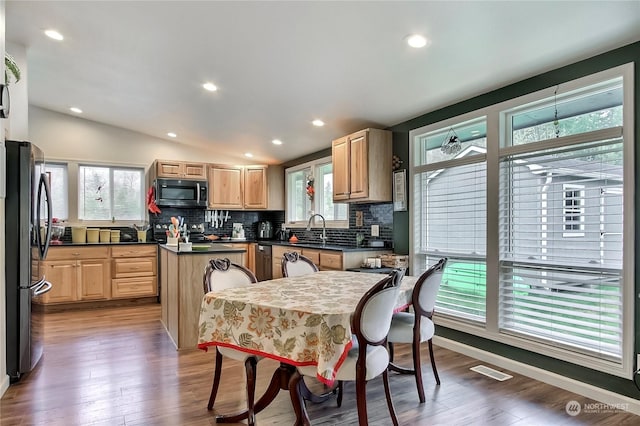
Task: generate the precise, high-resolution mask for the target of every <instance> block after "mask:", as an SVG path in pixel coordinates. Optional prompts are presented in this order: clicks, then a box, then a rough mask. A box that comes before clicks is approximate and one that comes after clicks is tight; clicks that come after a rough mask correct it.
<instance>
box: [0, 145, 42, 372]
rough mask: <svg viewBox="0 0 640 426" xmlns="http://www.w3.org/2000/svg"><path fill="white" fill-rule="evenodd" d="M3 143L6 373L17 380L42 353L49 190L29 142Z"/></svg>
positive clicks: (38, 152) (37, 154)
mask: <svg viewBox="0 0 640 426" xmlns="http://www.w3.org/2000/svg"><path fill="white" fill-rule="evenodd" d="M5 145H6V153H7V154H6V159H7V161H6V163H7V173H6V199H5V274H6V303H7V307H6V312H7V321H6V323H7V374H8V375H9V377H10V379H11V381H12V382H15V381H17V380H19V379H20V377H21V376H22V375H23V374H25V373H28V372H29V371H31V370H32V369H33V368H34V367H35V366H36V364H37V363H38V361H39V360H40V357H41V356H42V351H43V327H44V310H43V306H42V305H41V304H38V303H37V300H38V298H39V297H40V295H42V294H44V293H46V292H47V291H49V290H50V289H51V283H49V282H48V281H47V280H46V279H45V277H44V275H43V273H42V271H41V270H40V265H39V261H40V260H43V259H45V257H46V256H47V250H48V248H49V242H50V241H51V223H50V222H51V221H50V219H51V191H50V188H49V178H48V175H47V174H46V172H45V163H44V154H43V153H42V151H41V150H40V149H39V148H38V147H37V146H35V145H33V144H32V143H29V142H18V141H5ZM34 302H35V303H34Z"/></svg>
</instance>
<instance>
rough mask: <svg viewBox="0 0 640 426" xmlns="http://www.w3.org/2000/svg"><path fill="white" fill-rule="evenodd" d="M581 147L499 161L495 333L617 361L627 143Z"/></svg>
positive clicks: (586, 140)
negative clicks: (569, 231)
mask: <svg viewBox="0 0 640 426" xmlns="http://www.w3.org/2000/svg"><path fill="white" fill-rule="evenodd" d="M593 133H596V132H593ZM580 139H581V140H582V141H577V140H576V139H575V138H574V139H573V140H572V141H571V142H567V143H570V145H566V146H562V142H561V141H559V142H558V143H557V144H556V145H557V146H553V145H549V143H546V145H544V146H545V147H546V149H536V146H535V144H532V146H529V147H528V149H527V152H523V151H524V150H515V151H513V152H518V153H515V154H509V155H503V156H501V161H500V204H499V209H500V237H499V245H500V285H499V292H500V300H501V303H500V312H499V318H500V324H499V326H500V329H501V331H502V332H506V333H511V334H517V335H519V336H520V337H524V338H527V339H532V340H536V341H540V342H552V343H553V344H554V345H556V346H562V347H565V348H568V349H571V350H575V351H579V352H581V353H588V354H590V355H594V356H596V357H598V358H603V359H609V360H615V361H620V360H621V358H622V331H623V330H622V320H623V310H622V293H623V289H622V235H623V234H622V233H623V226H622V224H623V209H622V206H623V189H622V188H623V183H624V182H623V167H622V158H623V154H622V148H623V143H622V139H621V138H617V139H613V140H590V134H589V133H586V134H584V135H583V136H582V137H581V138H580ZM583 141H584V142H583ZM543 143H544V141H543ZM549 147H551V148H549ZM567 191H569V192H571V193H570V194H567ZM567 201H569V202H570V204H571V205H570V206H568V205H567ZM568 208H569V209H571V211H568V210H567V209H568ZM568 214H570V216H572V219H571V224H573V225H578V226H579V228H572V230H573V229H576V230H579V233H577V234H575V235H574V236H573V237H572V238H566V236H567V225H568V222H567V215H568Z"/></svg>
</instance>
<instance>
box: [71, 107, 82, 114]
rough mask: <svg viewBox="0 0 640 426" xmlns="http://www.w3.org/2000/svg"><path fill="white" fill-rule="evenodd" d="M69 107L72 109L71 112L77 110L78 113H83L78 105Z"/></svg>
mask: <svg viewBox="0 0 640 426" xmlns="http://www.w3.org/2000/svg"><path fill="white" fill-rule="evenodd" d="M69 109H70V110H71V112H75V113H76V114H82V110H81V109H80V108H78V107H71V108H69Z"/></svg>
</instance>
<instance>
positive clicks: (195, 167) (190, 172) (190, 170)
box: [183, 163, 207, 180]
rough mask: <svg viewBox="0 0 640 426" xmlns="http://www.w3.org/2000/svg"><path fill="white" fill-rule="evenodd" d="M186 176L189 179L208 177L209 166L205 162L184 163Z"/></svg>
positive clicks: (204, 178)
mask: <svg viewBox="0 0 640 426" xmlns="http://www.w3.org/2000/svg"><path fill="white" fill-rule="evenodd" d="M183 166H184V167H183V170H184V177H185V178H187V179H198V180H206V179H207V166H206V165H205V164H204V163H184V165H183Z"/></svg>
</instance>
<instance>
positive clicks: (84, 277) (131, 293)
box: [40, 244, 158, 304]
mask: <svg viewBox="0 0 640 426" xmlns="http://www.w3.org/2000/svg"><path fill="white" fill-rule="evenodd" d="M157 264H158V262H157V247H156V246H155V245H152V244H144V245H123V246H109V245H96V246H75V247H50V248H49V252H48V254H47V260H45V261H42V262H41V265H40V267H41V268H43V271H44V274H45V277H46V279H47V281H49V282H51V284H52V287H51V290H50V291H49V292H47V293H45V294H44V295H42V299H41V301H42V303H44V304H56V303H75V302H86V301H96V300H111V299H119V298H139V297H147V296H155V295H156V294H157V288H158V284H157V272H156V271H157Z"/></svg>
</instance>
